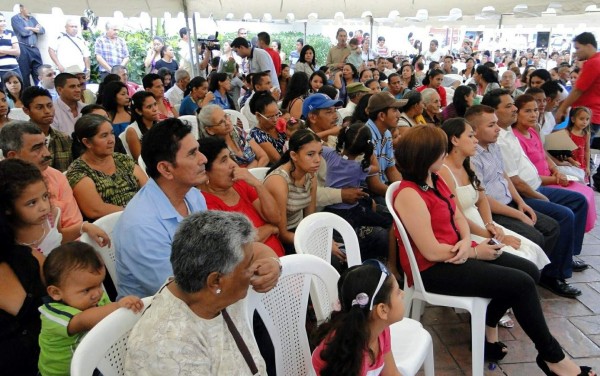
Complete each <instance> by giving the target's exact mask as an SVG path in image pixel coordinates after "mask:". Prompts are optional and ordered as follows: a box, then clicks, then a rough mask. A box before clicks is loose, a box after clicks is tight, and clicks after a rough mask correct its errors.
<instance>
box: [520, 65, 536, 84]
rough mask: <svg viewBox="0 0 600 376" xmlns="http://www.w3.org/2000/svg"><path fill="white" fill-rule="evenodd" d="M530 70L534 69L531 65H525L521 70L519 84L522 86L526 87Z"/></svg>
mask: <svg viewBox="0 0 600 376" xmlns="http://www.w3.org/2000/svg"><path fill="white" fill-rule="evenodd" d="M531 68H533V69H535V66H533V65H526V66H525V69H523V73H521V82H522V83H523V84H525V86H527V82H528V81H529V74H530V73H531V72H529V71H530V70H531ZM532 72H533V71H532Z"/></svg>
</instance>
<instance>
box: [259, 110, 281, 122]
mask: <svg viewBox="0 0 600 376" xmlns="http://www.w3.org/2000/svg"><path fill="white" fill-rule="evenodd" d="M258 114H259V115H260V117H262V118H263V119H265V120H268V121H275V120H277V119H279V118H280V117H281V115H283V114H282V113H281V111H279V112H278V113H276V114H275V115H273V116H265V115H263V114H261V113H260V112H258Z"/></svg>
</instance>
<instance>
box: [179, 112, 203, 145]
mask: <svg viewBox="0 0 600 376" xmlns="http://www.w3.org/2000/svg"><path fill="white" fill-rule="evenodd" d="M178 119H179V120H181V121H183V122H184V123H187V124H189V125H190V126H191V127H192V135H194V138H195V139H196V140H197V139H198V138H199V137H200V135H199V133H198V119H196V117H195V116H194V115H182V116H180V117H179V118H178Z"/></svg>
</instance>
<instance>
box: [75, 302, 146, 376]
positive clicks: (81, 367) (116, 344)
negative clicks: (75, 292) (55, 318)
mask: <svg viewBox="0 0 600 376" xmlns="http://www.w3.org/2000/svg"><path fill="white" fill-rule="evenodd" d="M142 301H143V302H144V310H146V309H147V308H148V305H150V303H151V302H152V297H151V296H150V297H147V298H144V299H142ZM142 313H143V310H142V312H140V313H137V314H136V313H133V311H131V310H129V309H127V308H119V309H117V310H116V311H114V312H113V313H111V314H110V315H108V316H106V317H105V318H104V319H103V320H102V321H100V322H99V323H98V324H96V326H94V328H93V329H92V330H90V331H89V332H88V334H86V335H85V337H83V339H82V340H81V343H79V345H78V346H77V349H76V350H75V353H74V354H73V359H72V360H71V376H91V375H92V373H93V372H94V369H96V368H97V369H98V370H99V371H100V372H102V374H103V375H104V376H120V375H125V369H124V364H123V363H124V362H125V353H126V351H127V340H128V339H129V333H130V332H131V329H133V326H134V325H135V324H136V323H137V322H138V320H139V319H140V317H142Z"/></svg>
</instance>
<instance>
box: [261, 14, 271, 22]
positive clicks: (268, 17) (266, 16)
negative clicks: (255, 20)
mask: <svg viewBox="0 0 600 376" xmlns="http://www.w3.org/2000/svg"><path fill="white" fill-rule="evenodd" d="M262 21H263V22H273V16H272V15H271V13H265V14H263V18H262Z"/></svg>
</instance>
